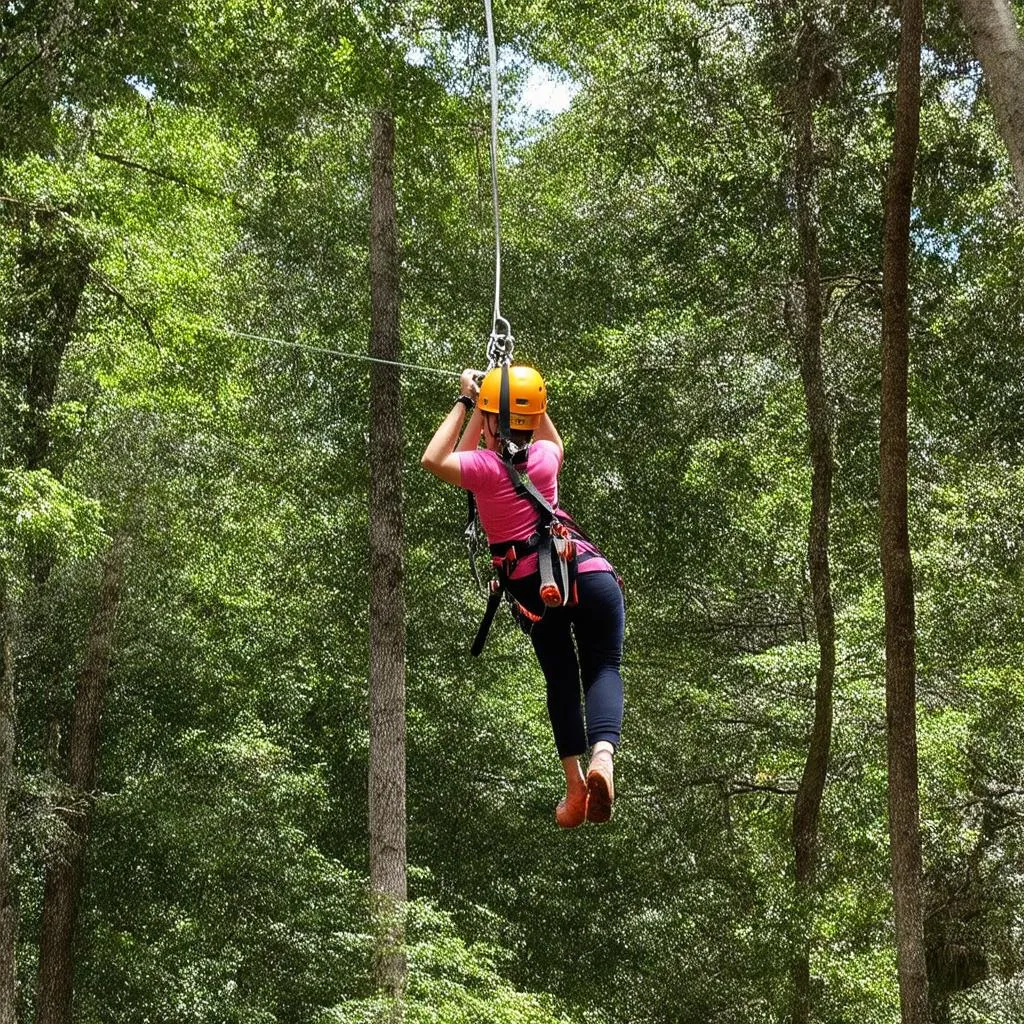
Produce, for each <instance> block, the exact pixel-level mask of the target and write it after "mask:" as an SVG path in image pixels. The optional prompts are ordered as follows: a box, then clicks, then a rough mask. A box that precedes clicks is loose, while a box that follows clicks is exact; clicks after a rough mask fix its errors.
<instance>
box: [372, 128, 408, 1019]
mask: <svg viewBox="0 0 1024 1024" xmlns="http://www.w3.org/2000/svg"><path fill="white" fill-rule="evenodd" d="M371 145H372V152H371V157H372V190H371V197H370V202H371V209H370V299H371V311H370V355H371V356H374V357H375V358H377V359H386V360H392V361H394V360H397V359H398V356H399V339H398V229H397V218H396V212H395V210H396V204H395V182H394V152H395V122H394V117H393V115H392V114H390V113H389V112H387V111H381V110H378V111H375V112H374V114H373V117H372V143H371ZM402 449H403V446H402V416H401V390H400V382H399V376H398V367H397V366H393V365H387V364H382V363H374V364H372V369H371V371H370V793H369V801H370V888H371V898H372V901H373V914H374V919H375V928H376V938H377V949H376V958H375V970H376V980H377V984H378V987H379V988H380V989H381V991H383V992H385V993H387V994H388V995H390V996H392V997H393V998H394V999H395V1000H396V1007H397V1006H398V1002H397V1001H398V1000H399V999H400V997H401V995H402V993H403V991H404V989H405V977H406V963H405V953H404V927H403V914H404V904H405V899H406V852H405V602H404V597H403V592H402V588H403V575H404V573H403V566H402V543H403V535H402V529H403V527H402V454H403V450H402Z"/></svg>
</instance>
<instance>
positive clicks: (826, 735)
mask: <svg viewBox="0 0 1024 1024" xmlns="http://www.w3.org/2000/svg"><path fill="white" fill-rule="evenodd" d="M798 31H799V34H798V37H797V41H796V47H795V50H796V53H795V57H796V61H795V64H796V67H797V69H798V77H797V81H796V83H795V88H794V89H793V103H792V133H793V152H792V162H793V178H794V189H795V192H796V208H795V218H796V229H797V236H798V238H799V243H800V265H801V277H802V288H801V289H800V294H801V298H802V303H801V313H802V315H801V317H800V323H799V327H798V332H799V333H798V351H799V361H800V377H801V379H802V381H803V387H804V404H805V410H806V415H807V428H808V434H809V440H810V454H811V515H810V524H809V528H808V536H807V561H808V566H809V569H810V577H811V595H812V599H813V602H814V624H815V635H816V636H817V641H818V669H817V673H816V677H815V688H814V723H813V725H812V728H811V738H810V743H809V745H808V748H807V757H806V760H805V762H804V769H803V774H802V775H801V777H800V783H799V786H798V788H797V793H796V799H795V801H794V804H793V854H794V865H795V873H796V883H797V898H798V903H799V904H800V906H801V908H802V910H803V911H804V913H803V914H801V919H802V921H803V933H802V934H801V935H800V937H799V946H798V948H797V950H796V954H795V957H794V961H793V1009H792V1020H793V1024H806V1021H807V1020H808V1019H809V1016H810V989H811V972H810V938H809V928H810V920H809V917H808V916H807V914H808V913H809V907H810V897H811V895H812V888H813V885H814V882H815V878H816V875H817V857H818V831H819V830H818V822H819V818H820V814H821V801H822V795H823V794H824V791H825V780H826V776H827V773H828V760H829V748H830V745H831V742H832V690H833V686H834V682H835V671H836V626H835V610H834V608H833V604H832V577H831V569H830V566H829V520H830V516H831V510H832V477H833V469H834V460H833V454H832V423H831V421H832V417H831V414H830V411H829V405H828V397H827V395H826V392H825V380H824V376H823V373H822V355H821V342H822V321H823V317H824V313H823V309H824V304H823V299H822V289H821V228H820V217H819V210H820V205H821V204H820V197H819V189H818V174H817V162H818V157H817V154H816V152H815V140H814V98H815V87H816V83H817V82H818V81H819V80H820V78H821V75H822V71H823V67H822V55H821V48H820V42H821V32H820V30H819V27H818V25H817V23H816V19H815V16H814V13H813V12H812V11H810V10H808V11H805V12H804V14H803V16H802V18H801V24H800V27H799V30H798Z"/></svg>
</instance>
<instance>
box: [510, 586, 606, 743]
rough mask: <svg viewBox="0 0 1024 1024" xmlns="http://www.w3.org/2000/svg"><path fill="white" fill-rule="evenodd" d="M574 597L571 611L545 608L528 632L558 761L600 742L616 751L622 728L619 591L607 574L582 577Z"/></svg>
mask: <svg viewBox="0 0 1024 1024" xmlns="http://www.w3.org/2000/svg"><path fill="white" fill-rule="evenodd" d="M576 592H577V595H578V597H579V603H578V604H577V605H576V606H575V607H574V608H549V609H548V610H547V611H546V612H545V613H544V617H543V618H542V619H541V620H540V622H538V623H536V624H535V625H534V627H533V630H532V631H531V633H530V639H531V640H532V641H533V649H534V651H536V652H537V660H538V661H539V662H540V667H541V670H542V671H543V673H544V678H545V680H547V691H548V715H549V716H550V718H551V728H552V730H553V731H554V734H555V746H556V747H557V748H558V756H559V757H560V758H561V757H573V756H575V755H577V754H582V753H583V752H584V751H585V750H586V749H587V747H588V746H593V745H594V744H595V743H597V742H598V741H599V740H607V741H608V742H609V743H611V744H613V745H614V746H616V747H618V744H619V733H620V731H621V729H622V676H621V675H620V673H619V668H620V666H621V664H622V637H623V633H624V632H625V628H626V608H625V603H624V602H623V599H622V591H621V589H620V588H619V583H618V580H616V578H615V576H614V575H613V574H612V573H610V572H581V573H580V574H579V576H578V577H577V582H576ZM574 637H575V643H574V642H573V638H574ZM581 683H582V687H583V699H584V703H585V704H586V730H585V731H584V727H583V712H582V709H581V708H580V685H581Z"/></svg>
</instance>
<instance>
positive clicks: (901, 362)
mask: <svg viewBox="0 0 1024 1024" xmlns="http://www.w3.org/2000/svg"><path fill="white" fill-rule="evenodd" d="M922 30H923V14H922V10H921V0H903V5H902V16H901V38H900V57H899V70H898V74H897V85H896V124H895V132H894V138H893V154H892V164H891V166H890V168H889V180H888V187H887V195H886V201H885V243H884V244H885V250H884V252H883V254H882V411H881V439H880V446H879V449H880V459H879V462H880V473H879V476H880V479H879V484H880V504H881V536H880V547H881V561H882V580H883V587H884V592H885V696H886V725H887V739H888V766H889V840H890V851H891V857H892V889H893V909H894V914H895V923H896V958H897V960H896V962H897V970H898V973H899V987H900V1007H901V1013H902V1021H903V1024H927V1021H928V975H927V970H926V965H925V951H924V923H923V912H922V894H921V874H922V869H921V833H920V804H919V797H918V775H917V727H916V721H915V711H916V695H915V678H914V676H915V652H914V582H913V573H912V568H913V567H912V565H911V558H910V537H909V530H908V523H907V404H908V377H909V361H910V309H909V276H910V270H909V268H910V210H911V196H912V193H913V184H914V163H915V159H916V155H917V147H918V140H919V135H920V107H921V37H922Z"/></svg>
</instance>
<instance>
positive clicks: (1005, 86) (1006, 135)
mask: <svg viewBox="0 0 1024 1024" xmlns="http://www.w3.org/2000/svg"><path fill="white" fill-rule="evenodd" d="M959 4H960V14H961V16H962V17H963V19H964V23H965V24H966V25H967V31H968V32H969V33H970V36H971V45H972V46H973V47H974V53H975V56H977V58H978V60H979V61H980V62H981V67H982V70H983V71H984V72H985V83H986V84H987V86H988V94H989V98H990V100H991V101H992V109H993V111H994V112H995V115H996V124H998V126H999V132H1000V134H1001V135H1002V137H1003V142H1005V143H1006V149H1007V151H1008V152H1009V154H1010V164H1011V166H1012V167H1013V175H1014V178H1015V179H1016V181H1017V191H1018V193H1019V194H1020V197H1021V198H1022V199H1024V40H1022V39H1021V35H1020V31H1019V29H1018V27H1017V20H1016V18H1015V17H1014V14H1013V8H1012V7H1011V6H1010V4H1009V0H959Z"/></svg>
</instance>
